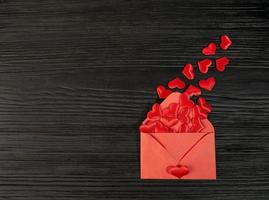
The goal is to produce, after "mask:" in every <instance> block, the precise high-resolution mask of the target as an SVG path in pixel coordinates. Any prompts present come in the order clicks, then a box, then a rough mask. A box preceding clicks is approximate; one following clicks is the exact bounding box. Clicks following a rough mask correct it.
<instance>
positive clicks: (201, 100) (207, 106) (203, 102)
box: [197, 97, 212, 113]
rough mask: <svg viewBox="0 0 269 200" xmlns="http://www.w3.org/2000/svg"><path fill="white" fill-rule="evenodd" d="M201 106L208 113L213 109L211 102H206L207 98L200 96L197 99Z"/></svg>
mask: <svg viewBox="0 0 269 200" xmlns="http://www.w3.org/2000/svg"><path fill="white" fill-rule="evenodd" d="M197 102H198V104H199V106H200V107H201V108H202V110H204V111H206V112H207V113H209V112H211V111H212V107H211V105H210V104H209V103H207V102H206V100H205V98H203V97H200V98H199V99H198V100H197Z"/></svg>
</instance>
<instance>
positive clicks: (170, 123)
mask: <svg viewBox="0 0 269 200" xmlns="http://www.w3.org/2000/svg"><path fill="white" fill-rule="evenodd" d="M161 122H162V123H163V125H164V126H166V127H169V128H171V127H172V126H174V125H175V124H176V123H177V122H178V119H166V118H161Z"/></svg>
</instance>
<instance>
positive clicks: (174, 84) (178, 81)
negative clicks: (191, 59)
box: [168, 78, 185, 89]
mask: <svg viewBox="0 0 269 200" xmlns="http://www.w3.org/2000/svg"><path fill="white" fill-rule="evenodd" d="M168 87H169V88H170V89H174V88H178V89H183V88H185V83H184V82H183V81H182V80H181V79H180V78H175V79H173V80H171V81H169V83H168Z"/></svg>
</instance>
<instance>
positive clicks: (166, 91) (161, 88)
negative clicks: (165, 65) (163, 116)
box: [157, 85, 172, 99]
mask: <svg viewBox="0 0 269 200" xmlns="http://www.w3.org/2000/svg"><path fill="white" fill-rule="evenodd" d="M171 93H172V91H171V90H169V89H166V88H165V87H164V86H162V85H159V86H158V87H157V94H158V96H159V98H160V99H165V98H166V97H168V96H169V95H170V94H171Z"/></svg>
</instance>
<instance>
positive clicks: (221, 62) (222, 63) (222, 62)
mask: <svg viewBox="0 0 269 200" xmlns="http://www.w3.org/2000/svg"><path fill="white" fill-rule="evenodd" d="M229 62H230V61H229V59H228V58H227V57H221V58H218V59H216V68H217V70H218V71H220V72H223V71H224V70H225V67H226V65H228V64H229Z"/></svg>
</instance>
